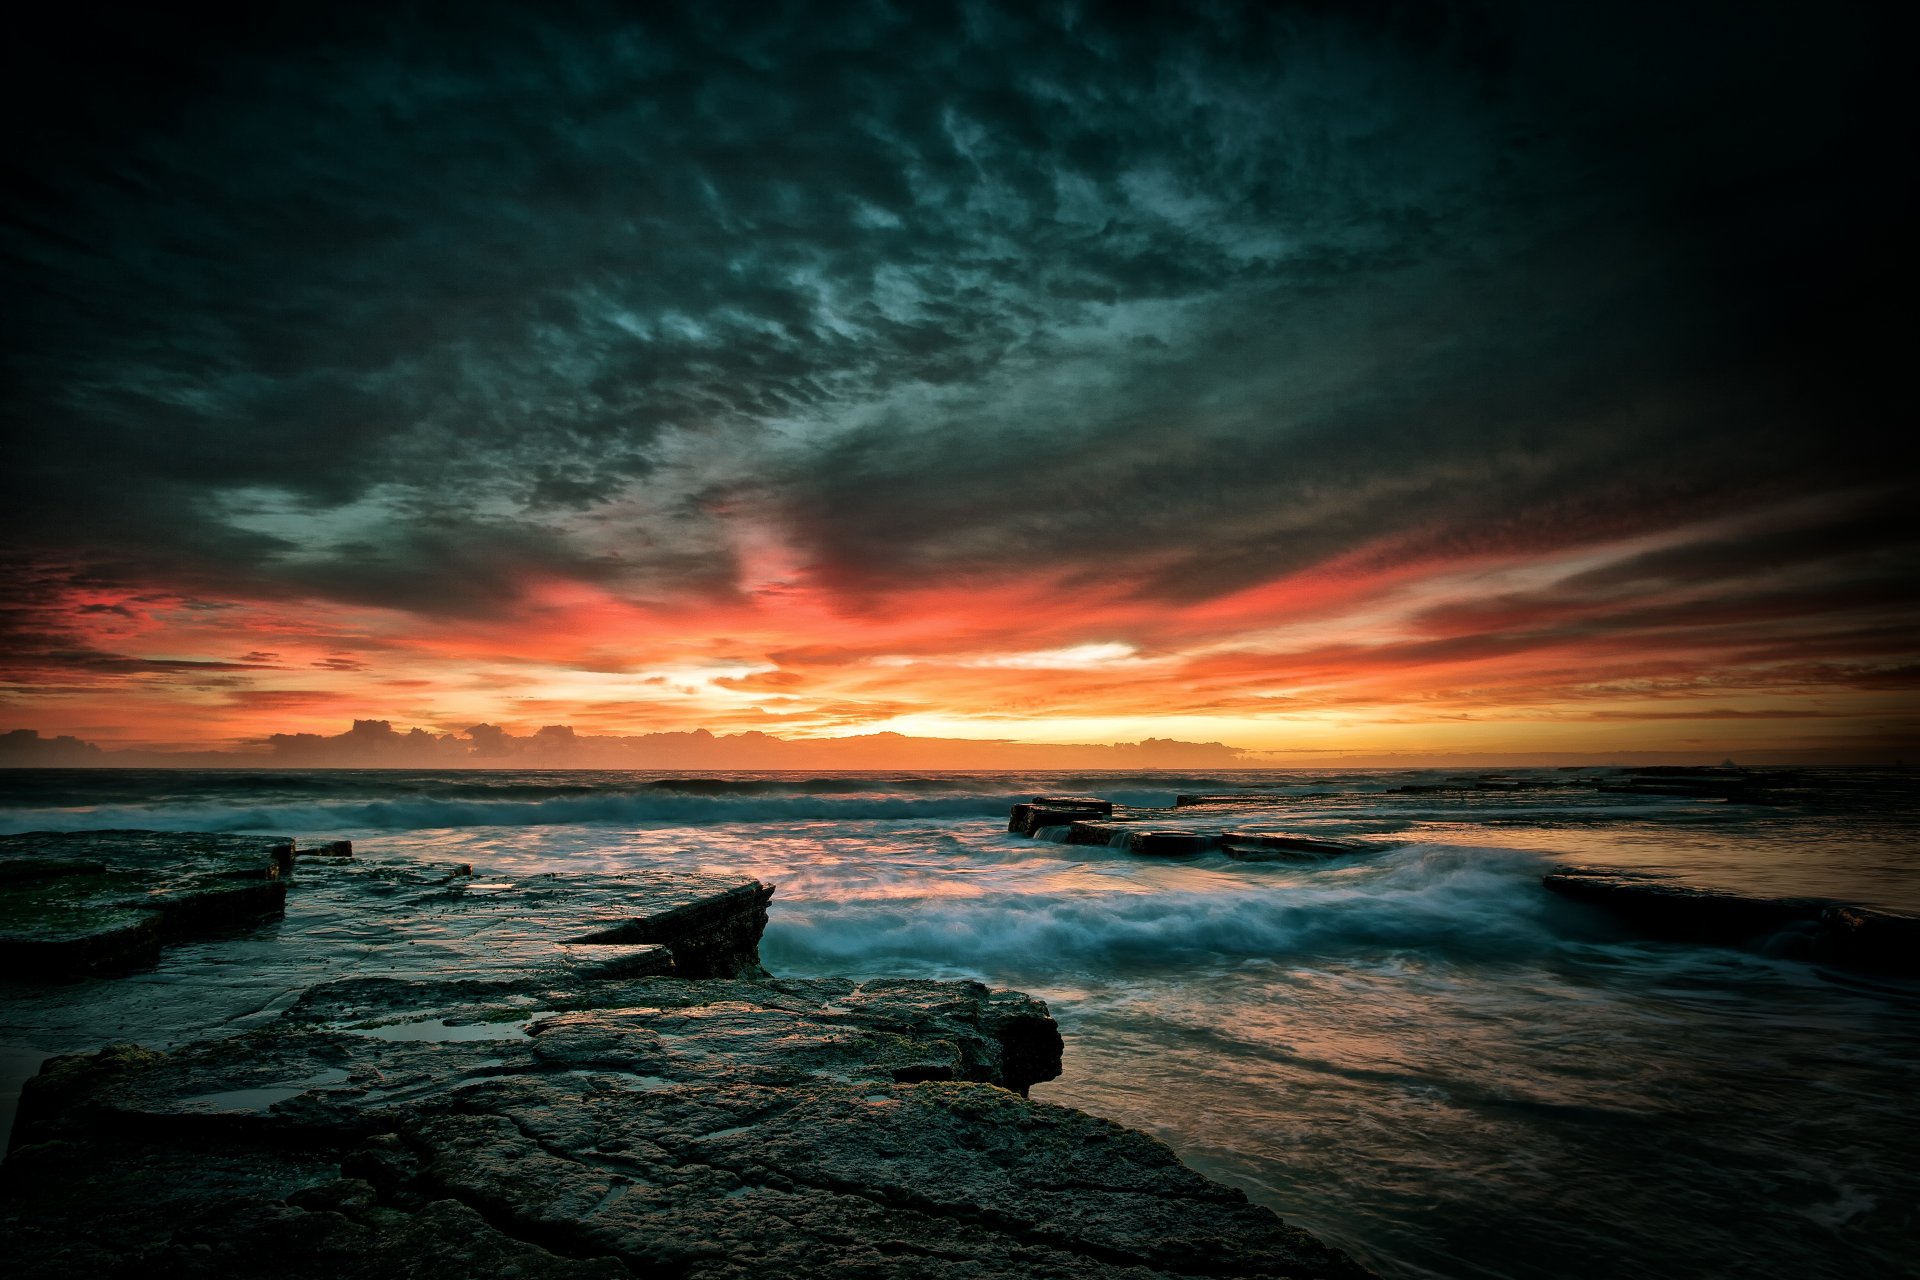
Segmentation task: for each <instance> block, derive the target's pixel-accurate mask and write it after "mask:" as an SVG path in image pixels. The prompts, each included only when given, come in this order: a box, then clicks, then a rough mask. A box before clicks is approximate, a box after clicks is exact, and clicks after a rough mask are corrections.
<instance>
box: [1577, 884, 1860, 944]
mask: <svg viewBox="0 0 1920 1280" xmlns="http://www.w3.org/2000/svg"><path fill="white" fill-rule="evenodd" d="M1541 883H1542V884H1544V885H1546V887H1547V888H1549V889H1551V890H1553V891H1554V892H1555V893H1558V894H1560V895H1562V896H1563V897H1568V898H1572V899H1574V900H1575V901H1578V902H1587V903H1591V904H1593V905H1594V906H1597V907H1603V908H1605V909H1606V910H1607V911H1609V912H1611V913H1612V914H1613V915H1615V916H1617V917H1618V918H1620V919H1621V920H1622V921H1624V922H1625V923H1627V924H1628V925H1630V926H1632V927H1633V928H1634V929H1636V930H1638V931H1640V932H1642V933H1645V934H1647V935H1648V936H1650V937H1655V938H1666V939H1671V940H1674V941H1681V942H1713V943H1729V944H1731V943H1740V942H1745V941H1748V940H1750V939H1756V938H1764V937H1767V936H1769V935H1773V934H1778V933H1780V932H1782V931H1783V930H1789V929H1793V928H1794V927H1795V926H1804V925H1808V924H1810V923H1811V922H1813V921H1815V920H1817V919H1819V917H1820V913H1821V912H1822V911H1824V910H1825V909H1826V908H1827V907H1829V906H1832V905H1834V904H1832V903H1830V902H1827V901H1825V900H1823V899H1818V898H1749V897H1743V896H1741V895H1739V894H1734V893H1722V892H1719V891H1718V890H1713V889H1698V888H1694V887H1692V886H1690V885H1684V884H1676V883H1674V882H1672V881H1668V880H1657V879H1652V878H1647V877H1641V876H1632V875H1626V874H1622V873H1619V872H1612V871H1605V870H1597V869H1595V870H1590V869H1584V868H1567V869H1563V870H1560V871H1556V872H1554V873H1552V874H1549V875H1547V876H1545V877H1543V878H1542V880H1541Z"/></svg>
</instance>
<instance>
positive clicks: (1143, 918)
mask: <svg viewBox="0 0 1920 1280" xmlns="http://www.w3.org/2000/svg"><path fill="white" fill-rule="evenodd" d="M1540 867H1541V859H1540V858H1539V857H1538V856H1536V855H1533V854H1529V853H1520V852H1514V851H1510V850H1499V849H1484V848H1471V849H1469V848H1459V847H1452V846H1419V845H1416V846H1409V847H1408V848H1405V849H1401V850H1398V851H1396V852H1395V853H1392V854H1388V855H1386V856H1385V857H1383V858H1381V859H1380V860H1378V862H1376V863H1375V864H1373V866H1372V867H1370V868H1369V869H1367V870H1366V871H1364V872H1361V873H1358V874H1355V873H1343V872H1340V871H1310V872H1293V873H1290V874H1289V875H1287V876H1286V877H1285V879H1286V880H1287V883H1285V884H1284V885H1283V884H1277V883H1275V880H1276V879H1278V878H1279V877H1268V876H1258V877H1249V878H1248V879H1247V880H1246V881H1245V882H1244V884H1243V885H1242V886H1241V887H1238V888H1236V889H1233V890H1229V891H1221V890H1212V891H1204V892H1192V891H1173V890H1163V891H1157V892H1151V893H1139V892H1119V893H1102V894H1086V893H1071V894H1046V893H1027V892H1019V893H1005V894H994V895H989V896H975V897H965V898H916V899H904V900H903V899H899V898H893V899H888V900H881V901H867V902H863V901H858V900H856V901H844V900H842V901H827V902H791V901H789V902H785V903H782V904H780V906H779V909H778V910H777V911H776V912H775V913H774V916H773V918H772V919H771V920H770V921H769V924H768V927H767V934H766V939H765V943H764V945H763V949H764V951H765V954H766V955H767V957H768V964H769V965H770V966H772V967H773V968H774V969H775V971H776V972H809V973H815V972H817V973H830V972H831V973H840V972H854V973H868V972H900V971H903V970H908V969H913V970H917V971H928V970H938V971H944V972H963V973H983V972H984V973H1019V974H1028V975H1050V974H1056V973H1060V972H1075V973H1107V972H1113V971H1115V970H1141V969H1147V970H1151V969H1160V968H1186V967H1190V966H1192V965H1193V964H1195V963H1196V962H1200V963H1207V962H1216V963H1217V962H1227V963H1232V962H1239V961H1246V960H1256V959H1272V958H1283V957H1311V956H1338V955H1347V954H1351V953H1353V952H1356V951H1365V952H1369V953H1376V954H1377V953H1380V952H1420V953H1425V952H1434V951H1439V952H1444V953H1446V954H1448V955H1450V956H1454V957H1467V958H1474V959H1480V960H1499V959H1522V958H1525V957H1529V956H1535V955H1538V954H1539V953H1540V952H1541V951H1542V950H1543V949H1546V948H1549V947H1551V946H1553V945H1556V944H1557V942H1558V941H1559V940H1560V939H1562V938H1564V937H1566V936H1567V934H1568V932H1569V931H1568V930H1567V929H1566V928H1565V925H1566V923H1567V922H1568V921H1569V920H1572V919H1574V918H1575V917H1574V916H1573V915H1571V914H1570V913H1569V912H1568V911H1567V910H1566V908H1565V905H1564V904H1562V903H1559V902H1557V901H1555V900H1553V899H1552V898H1551V897H1550V895H1547V894H1544V893H1542V892H1540V889H1539V874H1540ZM1573 932H1576V933H1577V930H1574V931H1573Z"/></svg>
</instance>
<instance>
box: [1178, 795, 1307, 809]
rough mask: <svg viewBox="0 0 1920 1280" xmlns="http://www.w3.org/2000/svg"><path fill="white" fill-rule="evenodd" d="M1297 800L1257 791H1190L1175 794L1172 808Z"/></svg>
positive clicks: (1293, 797)
mask: <svg viewBox="0 0 1920 1280" xmlns="http://www.w3.org/2000/svg"><path fill="white" fill-rule="evenodd" d="M1297 798H1298V797H1296V796H1290V795H1282V794H1280V793H1279V792H1258V791H1222V792H1192V791H1182V792H1180V793H1179V794H1177V795H1175V796H1174V798H1173V807H1174V808H1176V809H1186V808H1190V807H1192V806H1194V805H1226V804H1279V803H1281V802H1283V801H1286V800H1293V799H1297Z"/></svg>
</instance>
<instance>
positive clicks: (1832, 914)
mask: <svg viewBox="0 0 1920 1280" xmlns="http://www.w3.org/2000/svg"><path fill="white" fill-rule="evenodd" d="M1812 956H1813V959H1815V960H1818V961H1820V962H1821V963H1823V964H1833V965H1840V966H1842V967H1844V968H1849V969H1865V970H1868V971H1871V972H1876V973H1891V974H1900V975H1905V976H1912V975H1916V974H1920V919H1917V918H1915V917H1913V916H1906V915H1899V914H1896V913H1894V912H1891V911H1874V910H1872V909H1870V908H1867V907H1828V908H1827V909H1826V910H1825V911H1823V912H1821V913H1820V923H1819V927H1818V928H1817V929H1816V930H1815V931H1814V935H1813V941H1812Z"/></svg>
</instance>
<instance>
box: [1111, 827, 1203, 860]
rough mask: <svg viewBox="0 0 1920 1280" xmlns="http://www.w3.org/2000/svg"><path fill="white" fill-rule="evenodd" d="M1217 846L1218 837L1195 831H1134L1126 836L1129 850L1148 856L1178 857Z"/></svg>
mask: <svg viewBox="0 0 1920 1280" xmlns="http://www.w3.org/2000/svg"><path fill="white" fill-rule="evenodd" d="M1219 847H1220V837H1218V836H1208V835H1201V834H1200V833H1199V832H1197V831H1167V830H1160V831H1134V832H1131V833H1130V834H1129V835H1128V836H1127V849H1128V851H1129V852H1132V853H1138V854H1144V855H1147V856H1150V857H1161V858H1167V857H1179V856H1181V855H1184V854H1190V853H1205V852H1207V851H1208V850H1209V849H1217V848H1219Z"/></svg>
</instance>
